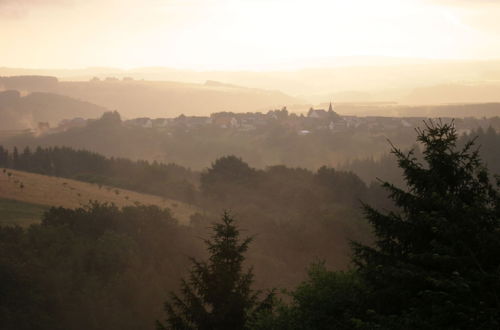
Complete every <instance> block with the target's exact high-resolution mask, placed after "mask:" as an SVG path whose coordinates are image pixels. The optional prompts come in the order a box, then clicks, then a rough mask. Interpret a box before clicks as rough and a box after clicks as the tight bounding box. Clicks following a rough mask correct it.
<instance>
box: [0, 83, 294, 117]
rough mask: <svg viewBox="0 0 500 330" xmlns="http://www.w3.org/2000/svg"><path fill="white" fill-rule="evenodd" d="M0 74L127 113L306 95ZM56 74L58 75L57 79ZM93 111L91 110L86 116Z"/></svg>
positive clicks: (203, 110) (267, 105) (271, 102)
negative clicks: (60, 79)
mask: <svg viewBox="0 0 500 330" xmlns="http://www.w3.org/2000/svg"><path fill="white" fill-rule="evenodd" d="M43 78H44V77H40V76H24V77H23V76H21V77H3V78H2V77H0V88H1V87H2V81H3V85H4V89H6V88H9V87H10V88H13V87H15V88H16V89H18V90H25V91H29V92H46V93H55V94H60V95H66V96H70V97H73V98H76V99H80V100H85V101H88V102H92V103H95V104H99V105H100V106H104V107H107V108H109V109H111V110H118V111H120V113H121V114H123V115H124V116H125V117H129V118H130V117H174V116H178V115H180V114H183V113H185V114H191V115H208V114H210V113H212V112H219V111H234V112H247V111H267V110H269V109H273V108H281V107H283V106H284V105H293V104H298V103H302V101H301V100H299V99H297V98H294V97H291V96H289V95H286V94H284V93H282V92H279V91H276V90H264V89H256V88H245V87H240V86H234V85H228V84H225V83H220V82H214V81H209V82H208V83H203V84H201V83H200V84H196V83H179V82H169V81H144V80H133V79H126V78H124V79H122V80H119V79H117V78H113V77H109V78H107V79H104V80H98V79H95V80H91V81H58V80H57V79H56V78H54V77H45V78H47V79H45V80H44V79H43ZM54 79H55V81H54ZM86 117H89V116H86Z"/></svg>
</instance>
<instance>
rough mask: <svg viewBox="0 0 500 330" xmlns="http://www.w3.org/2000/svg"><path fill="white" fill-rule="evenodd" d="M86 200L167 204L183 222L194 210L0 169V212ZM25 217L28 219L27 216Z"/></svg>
mask: <svg viewBox="0 0 500 330" xmlns="http://www.w3.org/2000/svg"><path fill="white" fill-rule="evenodd" d="M9 173H10V175H9ZM90 200H98V201H100V202H109V203H114V204H116V205H117V206H125V205H134V204H135V203H140V204H144V205H150V204H153V205H158V206H161V207H168V208H169V209H170V210H171V211H172V213H173V215H174V217H175V218H177V219H178V220H179V221H180V222H181V223H184V224H187V223H189V217H190V216H191V215H192V214H193V213H195V212H196V211H197V209H196V208H195V207H194V206H190V205H188V204H186V203H182V202H179V201H174V200H171V199H165V198H162V197H159V196H154V195H148V194H141V193H137V192H134V191H130V190H125V189H121V188H114V187H110V186H99V185H97V184H91V183H85V182H81V181H76V180H71V179H65V178H59V177H52V176H46V175H40V174H34V173H28V172H23V171H17V170H12V169H6V170H5V172H4V171H3V170H2V171H0V215H2V208H3V209H4V211H8V212H9V213H12V212H21V211H22V210H20V209H18V208H22V207H26V205H25V203H27V204H30V209H34V212H35V213H33V212H31V213H29V214H31V215H33V214H35V215H36V212H37V210H38V212H42V211H43V210H44V207H43V206H63V207H67V208H75V207H78V206H81V205H82V204H87V203H88V202H89V201H90ZM12 201H18V202H22V203H13V202H12ZM23 203H24V204H23ZM16 205H18V206H16ZM25 218H26V217H25ZM27 218H28V219H29V216H28V217H27ZM24 220H26V219H24Z"/></svg>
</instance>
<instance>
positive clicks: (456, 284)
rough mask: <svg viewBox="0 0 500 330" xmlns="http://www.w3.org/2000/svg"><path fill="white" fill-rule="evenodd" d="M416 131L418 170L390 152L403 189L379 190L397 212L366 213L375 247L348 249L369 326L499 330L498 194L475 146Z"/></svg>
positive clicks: (449, 132) (433, 127)
mask: <svg viewBox="0 0 500 330" xmlns="http://www.w3.org/2000/svg"><path fill="white" fill-rule="evenodd" d="M425 125H426V126H425V129H423V130H418V131H417V132H418V141H419V142H421V143H422V144H423V147H424V152H423V156H424V163H425V165H424V164H422V163H421V162H419V161H418V160H417V159H416V157H414V155H413V153H412V152H409V153H403V152H402V151H400V150H398V149H396V148H394V149H393V153H394V154H395V155H396V156H397V159H398V163H399V166H400V167H401V168H402V169H403V170H404V177H405V180H406V184H407V186H408V187H407V188H408V189H400V188H398V187H396V186H394V185H392V184H389V183H387V182H386V183H384V184H383V186H384V187H385V188H386V189H387V190H388V191H389V193H390V197H391V199H392V200H393V201H394V204H395V206H396V207H397V208H398V209H399V211H387V212H380V211H378V210H375V209H373V208H372V207H370V206H368V205H365V207H364V208H365V212H366V214H367V217H368V220H369V221H370V222H371V224H373V226H374V230H375V235H376V244H375V246H374V247H371V246H364V245H360V244H356V245H355V262H356V263H357V266H358V267H359V271H360V274H361V276H362V277H363V278H364V280H365V281H366V283H367V284H368V286H369V288H370V290H371V294H370V301H371V304H370V305H371V306H370V309H369V310H370V313H371V314H370V315H372V316H373V319H372V320H375V322H376V323H378V324H379V326H380V325H382V328H389V329H391V328H392V329H500V300H499V299H500V297H499V294H500V194H499V192H498V186H499V184H500V182H499V181H500V180H499V179H498V177H497V182H496V186H495V185H494V184H492V183H491V182H490V181H491V176H490V175H489V174H488V172H487V170H486V169H485V167H484V166H483V164H482V162H481V160H480V159H479V157H478V151H477V150H475V148H474V141H473V140H472V141H470V142H469V143H467V144H466V145H465V147H463V148H461V149H459V148H458V147H457V146H456V142H457V133H456V130H455V128H454V125H453V124H443V123H442V122H432V121H431V122H427V123H425Z"/></svg>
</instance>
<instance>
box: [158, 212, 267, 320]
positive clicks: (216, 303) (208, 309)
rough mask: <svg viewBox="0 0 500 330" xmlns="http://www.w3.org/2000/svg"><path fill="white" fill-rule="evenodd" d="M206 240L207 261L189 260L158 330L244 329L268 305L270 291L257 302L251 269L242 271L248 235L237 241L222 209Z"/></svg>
mask: <svg viewBox="0 0 500 330" xmlns="http://www.w3.org/2000/svg"><path fill="white" fill-rule="evenodd" d="M213 231H214V233H213V236H212V238H211V239H209V240H206V241H205V243H206V245H207V249H208V252H209V254H210V257H209V261H208V263H207V262H202V261H197V260H195V259H192V262H193V267H192V270H191V274H190V276H189V280H182V285H181V292H182V297H181V296H178V295H177V294H175V293H172V294H171V299H170V301H169V302H166V303H165V311H166V313H167V319H166V324H165V325H163V324H162V323H160V322H157V329H207V330H208V329H243V328H244V327H245V324H246V322H247V320H248V319H250V318H251V317H252V315H254V313H256V312H257V311H260V310H262V309H263V308H266V307H268V306H269V305H270V304H271V301H272V296H273V294H272V293H269V294H268V295H267V297H266V298H265V299H264V300H262V301H260V300H259V297H258V296H259V293H260V292H259V291H254V290H252V289H251V285H252V283H253V272H252V269H251V268H250V269H248V270H246V271H244V270H243V262H244V259H245V258H244V256H243V254H244V253H245V252H246V251H247V249H248V245H249V244H250V242H251V241H252V239H251V238H246V239H243V240H240V238H239V236H240V232H239V229H238V228H237V227H236V225H235V220H234V219H233V218H232V217H231V216H230V215H229V214H228V213H227V212H225V213H224V215H223V217H222V222H221V223H217V224H215V225H214V226H213Z"/></svg>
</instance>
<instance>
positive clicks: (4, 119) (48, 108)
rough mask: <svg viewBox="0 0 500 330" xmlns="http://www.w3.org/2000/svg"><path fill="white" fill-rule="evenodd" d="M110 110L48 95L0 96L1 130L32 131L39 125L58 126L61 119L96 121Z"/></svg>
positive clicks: (12, 92)
mask: <svg viewBox="0 0 500 330" xmlns="http://www.w3.org/2000/svg"><path fill="white" fill-rule="evenodd" d="M106 110H107V109H106V108H104V107H101V106H98V105H95V104H92V103H89V102H84V101H79V100H77V99H74V98H71V97H68V96H63V95H57V94H53V93H45V92H33V93H30V94H28V95H26V96H22V94H21V93H20V92H19V91H17V90H7V91H3V92H0V130H7V129H8V130H14V129H30V128H35V127H37V124H38V122H48V123H49V124H50V125H51V126H54V125H56V124H57V123H59V122H60V121H61V120H62V119H70V118H75V117H83V118H94V117H98V116H100V115H101V114H102V113H103V112H105V111H106Z"/></svg>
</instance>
